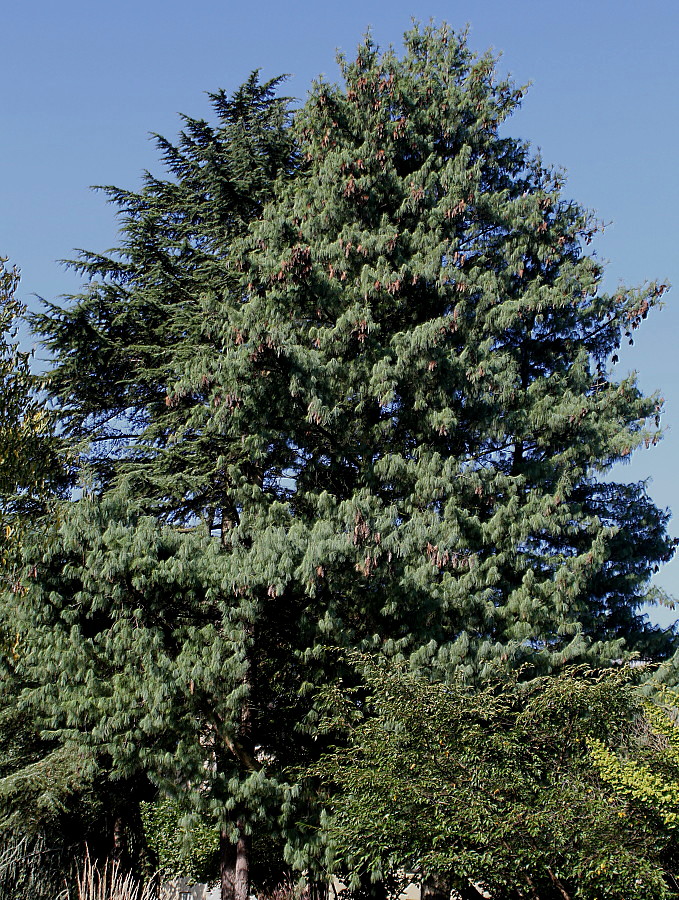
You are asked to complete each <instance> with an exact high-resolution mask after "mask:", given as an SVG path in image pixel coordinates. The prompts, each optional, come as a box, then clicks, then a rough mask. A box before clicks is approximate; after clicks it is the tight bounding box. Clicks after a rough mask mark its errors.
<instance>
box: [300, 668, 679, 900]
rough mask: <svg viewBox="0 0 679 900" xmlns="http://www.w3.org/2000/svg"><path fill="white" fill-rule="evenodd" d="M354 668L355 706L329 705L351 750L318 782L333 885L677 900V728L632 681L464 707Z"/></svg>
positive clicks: (406, 682)
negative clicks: (373, 882) (418, 885)
mask: <svg viewBox="0 0 679 900" xmlns="http://www.w3.org/2000/svg"><path fill="white" fill-rule="evenodd" d="M355 663H356V665H358V667H359V668H360V669H361V672H362V676H363V681H364V683H366V684H367V686H368V691H367V693H366V692H365V691H362V693H361V703H360V704H357V703H356V695H355V693H354V692H352V691H351V690H346V689H344V690H342V689H338V688H337V687H336V688H335V689H334V690H333V691H331V692H328V693H327V694H326V695H325V701H326V703H327V705H328V717H327V724H328V727H329V728H330V730H331V731H332V732H333V733H335V734H336V733H337V732H338V728H339V729H340V731H342V730H344V731H345V732H348V734H349V740H348V746H346V745H344V744H341V745H339V746H338V747H337V748H336V749H335V750H334V751H333V752H332V753H331V754H328V755H327V756H326V757H324V758H323V759H322V760H321V761H320V762H319V763H318V764H317V765H316V766H315V767H314V770H313V776H314V778H315V779H316V783H317V785H318V788H317V789H318V790H319V792H320V793H321V796H323V799H324V802H325V806H326V811H327V812H326V819H325V829H324V831H325V836H326V841H327V843H326V848H327V850H326V863H327V866H328V870H329V872H333V873H335V874H337V875H338V876H339V877H340V879H341V880H343V881H347V882H349V883H350V884H352V883H353V884H355V885H357V886H358V885H360V883H361V876H363V877H364V881H365V880H366V879H365V876H366V875H367V876H369V877H371V878H373V879H377V880H386V881H387V882H388V883H389V884H390V886H391V889H392V890H391V895H392V896H397V895H398V894H399V893H400V891H402V890H403V889H404V887H405V886H406V885H407V883H408V881H409V880H410V879H413V878H416V879H418V880H419V881H424V882H425V883H428V884H429V885H430V886H432V887H435V888H437V891H438V895H440V896H441V897H449V896H450V891H451V889H453V890H455V891H456V892H457V895H458V896H459V897H461V898H462V900H480V898H481V897H489V896H490V897H491V898H502V900H514V898H517V900H518V898H521V897H533V898H535V900H567V898H572V897H578V898H583V900H584V898H590V900H595V898H597V900H603V898H623V897H624V898H625V900H633V898H639V900H642V898H646V897H658V898H660V897H676V896H677V876H678V874H679V873H678V872H677V867H676V859H677V856H676V853H677V844H676V841H677V832H676V827H677V812H678V811H679V805H678V804H677V791H676V784H677V783H676V776H677V755H676V743H677V726H676V722H673V721H671V719H669V717H668V716H667V714H666V713H665V712H663V710H662V708H661V707H659V706H658V705H656V704H654V703H651V702H647V703H646V705H645V707H644V705H643V704H642V702H641V698H640V696H639V693H638V692H637V691H636V690H635V687H634V685H633V684H632V674H631V672H630V671H629V670H627V671H625V670H622V671H620V670H617V671H616V670H608V671H607V672H606V673H605V674H602V673H601V672H599V673H594V672H592V671H587V670H586V669H584V668H580V669H579V670H571V671H568V670H566V672H564V673H560V674H558V675H553V676H546V677H545V676H543V677H541V678H537V679H533V680H532V681H530V682H529V683H521V681H520V680H518V679H517V678H515V677H514V678H512V677H507V676H504V677H499V678H498V679H496V680H494V681H492V682H491V683H489V684H487V685H486V686H485V687H484V688H483V689H481V690H477V691H470V690H469V687H468V686H466V685H465V684H464V683H463V682H461V681H458V682H455V683H452V684H447V685H440V684H438V685H436V684H431V682H428V681H426V680H424V679H422V678H418V677H416V676H413V675H412V674H410V673H407V672H404V671H402V670H399V669H398V668H395V667H394V666H393V665H392V666H385V665H384V664H381V665H380V664H375V663H374V662H373V661H371V660H370V659H366V658H361V657H360V656H358V657H356V658H355ZM675 699H676V698H675ZM675 712H676V708H675ZM666 734H668V735H669V738H670V740H665V739H664V738H665V735H666ZM602 772H603V774H604V777H603V778H602V777H601V774H602ZM305 774H306V775H307V777H308V776H309V773H308V772H307V773H305ZM661 795H662V796H661Z"/></svg>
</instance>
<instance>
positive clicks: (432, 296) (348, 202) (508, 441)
mask: <svg viewBox="0 0 679 900" xmlns="http://www.w3.org/2000/svg"><path fill="white" fill-rule="evenodd" d="M341 65H342V77H343V80H344V83H343V84H342V85H330V84H327V83H325V82H319V83H317V84H315V85H314V86H313V88H312V90H311V93H310V96H309V98H308V100H307V101H306V103H305V104H304V105H303V107H302V108H301V109H300V110H299V111H298V112H297V113H296V114H295V116H294V120H292V119H291V116H290V115H289V112H288V108H287V102H286V101H285V99H281V98H278V97H276V96H275V91H276V88H277V86H278V82H277V81H273V82H269V83H266V84H260V82H259V80H258V78H257V76H256V75H253V76H251V78H250V79H249V80H248V81H247V82H246V84H245V85H243V87H242V88H241V89H239V90H238V91H237V92H236V93H235V94H234V96H233V97H231V98H228V97H226V96H225V95H224V94H223V93H217V94H215V95H213V96H212V102H213V107H214V111H215V115H216V120H217V121H216V124H214V125H212V124H209V123H207V122H205V121H202V120H196V119H191V118H185V120H184V123H185V127H184V130H183V131H182V133H181V135H180V137H179V140H178V143H177V145H176V146H175V145H172V144H170V143H169V142H167V141H165V140H164V139H162V138H159V139H158V146H159V148H160V151H161V153H162V156H163V160H164V162H165V163H166V165H167V167H168V170H169V178H167V179H166V180H162V179H158V178H155V177H153V176H151V175H147V176H146V179H145V182H144V185H143V187H142V189H141V190H140V191H139V192H138V193H133V192H129V191H124V190H119V189H116V188H107V189H106V190H107V192H108V195H109V198H110V199H111V200H112V201H113V202H114V204H115V205H116V206H117V208H118V212H119V214H120V218H121V246H120V248H119V249H118V250H117V251H115V252H113V253H111V254H110V255H108V256H103V255H99V254H89V253H88V254H84V255H83V256H82V258H81V260H80V262H79V263H77V265H78V267H79V268H80V270H81V271H82V272H83V273H84V274H85V275H86V276H87V277H88V279H89V283H88V284H87V285H86V286H85V288H84V289H83V293H82V294H81V295H79V296H77V297H73V298H71V301H70V303H69V304H68V305H67V306H66V307H65V308H61V307H58V306H56V305H54V304H50V305H48V307H47V309H46V310H45V311H44V312H43V313H41V314H40V315H38V316H35V317H33V323H34V325H35V327H36V329H37V330H38V332H39V333H40V335H41V336H42V338H43V340H44V342H45V344H46V346H47V347H48V348H49V349H50V351H51V352H52V353H53V355H54V360H55V363H54V367H53V370H52V371H51V373H50V376H49V392H50V396H51V398H52V400H53V401H54V402H55V404H56V405H57V406H58V408H59V411H60V415H61V422H62V427H63V428H64V430H65V434H66V435H67V437H68V440H69V442H70V444H69V446H70V447H71V450H72V452H74V453H75V452H77V453H78V454H79V460H80V475H81V481H82V485H83V487H84V494H83V497H82V499H81V500H79V501H78V502H72V503H70V504H65V505H64V507H63V508H62V509H60V510H59V512H58V514H57V515H55V516H54V517H53V519H52V520H51V521H50V523H49V525H48V527H46V529H45V531H44V533H42V534H40V535H37V536H35V538H34V539H32V540H31V541H27V542H26V546H25V547H24V549H23V563H24V568H23V574H22V578H21V580H20V584H17V585H16V586H15V593H14V595H13V596H12V597H11V598H10V599H8V601H7V602H8V605H9V606H10V607H11V608H13V609H14V608H16V611H17V614H16V621H17V627H18V629H19V631H20V634H21V636H22V639H23V644H22V648H23V653H24V655H23V657H22V662H21V665H22V670H23V672H24V677H25V678H26V682H27V685H28V686H27V689H26V692H25V700H26V702H27V703H30V704H31V708H32V710H33V711H34V714H35V715H37V716H39V717H41V719H42V720H43V721H46V722H48V723H49V726H50V728H51V729H52V733H53V734H54V735H56V736H58V737H59V739H60V740H62V741H65V740H67V741H71V742H73V743H76V744H79V745H82V746H85V747H88V748H90V749H91V750H92V751H93V752H96V753H99V754H104V755H105V757H106V759H107V760H108V761H110V771H111V772H112V773H113V774H114V775H116V776H117V777H125V778H136V777H142V775H141V774H140V773H145V774H147V775H148V777H149V778H151V779H152V780H153V782H154V784H156V785H157V786H158V787H159V788H160V789H161V791H162V792H163V793H164V794H166V795H167V796H169V797H177V795H179V794H181V795H182V797H181V799H182V808H183V811H184V812H185V814H186V815H187V816H189V817H193V821H195V820H196V819H198V818H200V819H202V820H203V821H205V822H207V823H208V824H210V825H214V826H215V827H216V828H219V829H221V830H222V832H223V835H224V836H225V837H228V838H229V839H231V840H232V841H233V840H235V839H236V837H238V836H240V837H241V838H242V839H243V841H244V842H247V840H249V839H250V838H251V837H252V835H253V834H260V833H264V834H267V835H269V836H270V837H271V839H272V841H273V843H274V844H275V845H276V846H279V843H280V842H284V843H285V844H286V851H285V852H286V857H287V860H288V862H289V863H291V864H292V865H294V866H295V867H296V868H297V869H300V870H303V869H307V870H309V871H310V872H311V873H312V874H313V872H314V870H315V868H316V867H317V865H318V864H319V859H320V857H319V855H318V854H319V853H320V852H321V849H322V847H321V844H320V839H319V831H318V828H317V826H318V824H319V823H318V821H316V822H315V824H311V823H309V822H307V825H308V827H307V828H300V827H298V825H297V823H298V821H299V819H300V813H299V810H300V809H304V808H305V806H309V805H310V806H312V807H313V806H314V798H313V796H311V795H307V794H305V793H304V792H303V791H300V790H298V789H297V788H296V787H295V786H291V784H290V777H289V772H290V770H291V768H295V767H300V766H304V765H305V764H307V763H310V762H311V763H313V761H314V760H315V759H317V757H318V755H319V753H320V752H322V750H323V747H324V744H323V741H322V740H321V741H319V740H316V738H317V737H318V734H317V724H318V720H319V716H320V714H321V711H320V710H319V708H318V705H317V699H316V693H315V691H314V689H313V688H314V686H321V685H326V686H331V685H332V684H334V683H335V682H336V681H337V679H338V677H339V676H340V675H341V667H340V668H339V669H338V665H337V660H336V657H334V656H332V655H328V654H327V653H326V652H325V647H326V645H328V644H337V645H340V646H343V647H345V648H358V649H361V650H370V651H372V652H376V653H378V654H381V655H383V656H384V657H388V658H394V659H396V660H397V661H402V662H405V663H407V665H408V666H410V667H411V668H412V669H414V670H420V671H422V672H426V673H428V675H429V676H431V677H432V678H434V679H437V680H441V681H444V682H450V683H451V684H452V685H455V684H457V679H458V678H459V677H463V678H464V679H466V681H467V682H468V683H470V684H471V683H479V682H480V681H482V680H483V679H485V678H488V677H489V676H491V675H493V673H495V672H497V671H498V670H500V669H502V668H507V667H514V668H520V667H521V666H526V665H527V666H528V667H529V671H530V672H531V673H533V674H534V673H545V672H551V671H554V670H558V669H559V668H561V667H562V666H564V665H565V664H566V663H568V662H569V661H571V662H572V661H574V660H580V661H582V660H588V661H590V662H591V663H593V664H596V665H599V664H608V663H609V662H610V661H611V660H613V659H620V658H626V657H627V656H628V655H629V654H631V653H638V654H641V655H643V656H645V657H654V658H662V657H666V656H671V654H672V653H673V652H674V650H675V646H676V638H675V636H674V635H673V634H672V633H666V632H662V631H661V630H660V629H656V628H653V627H652V626H650V625H649V623H648V622H647V620H646V619H645V617H644V616H643V615H642V612H641V610H642V606H643V604H644V602H645V600H646V598H647V596H648V594H647V589H648V584H649V580H650V577H651V574H652V571H653V569H654V567H655V566H657V565H658V564H659V563H661V562H664V561H666V560H667V559H669V558H670V557H671V556H672V553H673V551H674V544H673V542H672V541H671V540H670V539H669V537H668V535H667V532H666V522H667V513H665V512H663V511H661V510H659V509H658V508H657V507H656V506H655V505H654V504H653V503H652V502H651V500H650V499H649V498H648V496H647V495H646V492H645V489H644V486H643V484H635V485H624V484H617V483H612V482H610V481H609V480H607V478H606V477H605V476H606V474H607V473H608V471H609V470H610V468H611V466H612V465H613V464H615V463H616V462H619V461H620V460H623V459H626V458H627V457H628V456H629V454H630V453H631V452H632V451H633V450H634V449H636V448H637V447H640V446H642V445H644V444H651V443H654V442H655V441H656V440H657V439H658V437H659V434H660V432H659V424H658V417H659V415H660V413H661V411H662V401H661V399H660V398H659V397H657V396H655V395H653V396H651V397H644V396H643V395H642V393H641V392H640V390H639V388H638V386H637V384H636V381H635V379H634V377H633V376H629V377H626V378H622V379H617V378H615V377H614V375H613V366H614V363H615V360H616V356H615V354H616V351H617V349H618V347H619V345H620V343H621V341H623V340H624V339H625V337H626V336H628V335H629V334H631V330H632V329H634V328H636V327H637V326H638V325H639V324H640V323H641V321H642V320H643V319H644V318H645V317H646V315H647V313H648V311H649V310H650V308H651V307H653V306H656V305H657V304H658V302H659V300H660V298H661V296H662V294H663V292H664V289H665V286H664V285H656V284H651V285H648V286H646V287H644V288H641V289H638V290H632V289H624V288H620V289H619V290H618V291H616V293H615V294H613V295H607V294H605V293H603V292H602V291H601V290H600V288H601V279H602V276H603V273H602V268H601V265H600V264H599V262H598V261H597V260H596V259H595V258H594V257H593V256H589V255H587V254H586V253H585V252H584V248H585V245H586V244H587V243H588V242H589V240H590V239H591V237H592V234H593V233H594V231H595V230H596V228H597V225H596V223H595V222H594V221H593V220H592V218H591V216H590V215H589V214H588V213H586V212H585V211H584V210H583V209H581V208H580V207H579V206H578V205H577V204H575V203H573V202H572V201H570V200H568V199H566V198H565V197H564V196H563V195H562V186H563V185H562V179H561V176H560V175H559V174H558V173H555V172H553V171H551V170H549V169H547V168H546V167H545V166H544V165H543V164H542V162H541V161H540V160H539V158H537V157H535V156H534V155H533V154H532V153H531V151H530V148H529V147H528V146H527V145H526V144H524V143H522V142H521V141H518V140H515V139H512V138H509V137H505V136H504V134H505V123H506V120H507V118H508V117H509V116H510V115H511V113H512V112H513V110H514V109H516V107H517V105H518V104H519V102H520V99H521V95H522V91H521V90H520V89H517V88H516V87H514V86H513V85H512V84H510V83H509V82H507V81H505V80H501V79H498V77H497V75H496V72H495V67H494V61H493V59H492V58H491V57H490V56H485V57H482V58H476V57H475V56H474V55H473V54H472V53H471V52H470V50H469V49H468V47H467V45H466V43H465V39H464V37H463V36H460V35H457V34H455V33H454V32H452V31H451V30H450V29H448V28H446V27H443V28H440V29H436V28H433V27H427V28H423V29H420V28H414V29H412V30H411V31H410V32H408V33H407V34H406V36H405V49H404V52H403V54H402V55H401V56H398V55H397V54H396V53H395V52H393V51H388V52H386V53H380V52H379V51H378V49H377V48H376V47H375V45H374V44H373V43H372V41H371V40H370V39H366V40H365V41H364V43H363V44H362V45H361V46H360V47H359V49H358V55H357V57H356V59H355V60H354V61H351V62H348V61H346V60H343V61H342V63H341ZM19 598H20V601H19ZM346 674H347V677H350V678H354V679H355V678H356V677H357V676H356V673H355V672H347V673H346ZM451 690H452V688H451ZM460 690H461V688H460ZM516 752H517V753H518V750H517V751H516ZM513 765H515V766H516V767H517V768H518V762H517V761H515V763H513ZM572 800H573V803H574V804H575V805H576V806H577V798H576V797H575V796H573V798H572ZM312 818H313V816H312ZM535 821H537V819H536V820H535ZM531 827H533V826H531ZM535 827H537V826H535ZM569 827H570V826H569ZM564 828H565V829H566V826H564ZM565 833H566V832H564V834H565ZM564 840H565V839H564ZM630 852H632V851H630ZM649 871H650V870H649ZM650 877H651V876H650V875H649V878H650Z"/></svg>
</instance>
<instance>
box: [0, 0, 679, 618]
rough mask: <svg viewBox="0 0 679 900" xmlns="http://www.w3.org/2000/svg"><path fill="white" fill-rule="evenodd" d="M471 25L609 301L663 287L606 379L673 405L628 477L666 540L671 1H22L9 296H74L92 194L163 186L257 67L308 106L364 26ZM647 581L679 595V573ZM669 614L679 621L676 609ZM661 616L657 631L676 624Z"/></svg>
mask: <svg viewBox="0 0 679 900" xmlns="http://www.w3.org/2000/svg"><path fill="white" fill-rule="evenodd" d="M413 16H414V17H416V18H418V19H420V20H421V21H428V20H429V19H430V18H433V19H434V20H435V21H437V22H440V21H442V20H445V21H447V22H449V23H450V24H451V25H453V26H454V27H456V28H457V27H460V28H461V27H463V26H464V25H465V24H466V23H468V24H469V26H470V42H471V45H472V47H473V48H474V49H476V50H478V51H479V52H482V51H484V50H486V49H487V48H489V47H492V48H494V49H495V50H497V51H502V52H503V56H502V59H501V62H500V69H501V71H502V72H504V73H506V72H509V73H511V74H512V75H513V76H514V78H515V80H516V81H517V82H519V83H525V82H528V81H530V82H532V85H533V86H532V87H531V89H530V91H529V93H528V96H527V98H526V100H525V101H524V106H523V108H522V110H521V111H520V112H519V113H518V114H517V115H516V116H515V117H514V118H513V120H512V122H511V123H510V127H509V130H510V132H511V133H512V134H514V135H516V136H519V137H522V138H526V139H529V140H530V141H531V142H532V143H533V144H534V145H535V146H538V147H541V148H542V152H543V156H544V158H545V159H546V161H548V162H551V163H554V164H558V165H560V166H563V167H564V168H565V169H566V170H567V172H568V183H567V188H566V191H567V193H568V194H569V195H570V196H572V197H574V198H575V199H577V200H578V201H579V202H580V203H581V204H582V205H584V206H586V207H588V208H590V209H594V210H595V211H596V212H597V213H598V215H599V217H600V218H601V219H602V220H603V221H605V222H607V223H610V226H609V227H608V229H607V231H606V233H605V234H604V235H603V237H601V238H600V239H599V240H598V242H597V244H596V249H597V252H598V254H599V255H600V256H601V257H603V258H604V259H608V260H609V261H610V263H609V267H608V279H607V280H608V286H609V287H615V286H616V285H617V283H618V282H620V281H622V282H625V283H627V284H638V283H641V282H643V281H645V280H650V279H654V278H660V279H669V280H670V281H671V282H673V283H674V285H675V289H674V291H673V292H671V293H670V294H669V295H668V301H667V307H666V308H665V309H664V310H663V311H661V312H659V313H657V314H655V315H653V316H652V317H651V318H650V319H649V320H648V321H647V322H646V323H645V327H644V328H643V329H642V330H641V331H640V332H639V333H638V338H637V339H636V345H635V347H634V348H633V350H631V351H630V352H626V353H625V354H624V355H623V357H622V361H621V363H620V364H619V367H618V369H619V372H620V375H621V376H622V375H623V374H624V373H625V371H626V370H628V369H631V368H633V369H636V370H638V371H639V374H640V381H641V384H642V387H643V388H644V390H646V391H652V390H654V389H656V388H660V389H661V390H662V392H663V395H664V396H665V397H666V400H667V407H666V415H665V417H664V424H665V426H666V427H667V429H668V430H667V433H666V436H665V439H664V441H663V442H662V443H661V445H660V446H658V447H656V448H654V449H652V450H649V451H644V452H640V453H638V454H637V455H636V457H635V458H634V460H633V462H632V463H631V464H630V465H629V466H628V467H625V468H624V469H623V470H622V473H621V474H622V476H623V477H624V478H625V479H627V480H632V479H641V478H651V479H652V482H651V494H652V496H653V497H654V499H655V501H656V502H657V503H658V504H659V505H660V506H663V507H664V506H669V507H670V508H674V509H675V510H676V512H677V521H676V522H674V526H673V531H674V533H675V534H679V478H678V477H677V475H676V465H677V461H678V460H679V346H675V341H676V339H677V338H678V337H679V257H678V254H677V241H678V239H679V228H678V225H677V222H678V207H679V165H678V164H677V156H678V153H677V145H678V143H679V141H678V138H679V115H677V93H678V91H679V53H678V52H677V45H678V44H679V4H677V3H676V0H646V2H645V3H643V4H642V3H641V2H639V0H588V2H582V0H570V2H568V3H563V2H560V0H483V2H471V0H457V2H455V0H450V2H442V0H429V2H424V0H391V2H383V3H377V2H374V0H361V2H358V0H344V2H339V3H327V4H324V3H322V2H319V3H314V2H310V0H298V2H294V0H288V2H274V0H259V2H256V3H255V2H252V3H248V2H244V0H239V2H234V0H221V2H217V0H202V2H197V3H195V4H189V3H186V2H182V3H179V2H177V0H118V2H117V3H98V2H96V0H88V2H84V0H60V2H54V0H23V2H21V3H19V2H14V3H11V4H10V3H7V4H5V5H4V9H3V14H2V45H3V46H2V54H1V55H0V77H1V83H2V84H3V85H4V90H3V108H2V141H1V142H0V171H1V177H0V254H2V255H5V256H10V257H11V259H12V261H13V262H15V263H16V264H18V265H19V266H20V267H21V269H22V273H23V280H22V285H21V297H22V299H24V300H25V301H27V302H28V303H29V304H33V303H35V300H34V299H33V295H35V294H38V295H41V296H44V297H46V298H50V299H54V298H55V297H57V296H58V295H60V294H63V293H68V292H69V291H74V290H76V289H77V287H78V282H77V280H76V279H75V277H74V276H73V275H72V274H70V273H68V272H66V271H64V269H63V267H61V266H60V265H59V264H58V262H57V260H59V259H61V258H64V257H68V256H70V255H71V254H72V250H73V248H74V247H85V248H87V249H91V250H102V249H105V248H108V247H110V246H112V245H114V244H115V241H116V223H115V219H114V216H113V210H112V208H111V207H109V206H107V204H106V203H105V202H104V199H103V197H102V196H101V195H98V194H96V193H93V192H91V191H90V190H89V188H88V186H89V185H91V184H116V185H118V186H121V187H132V188H133V187H136V186H138V184H139V178H140V174H141V171H142V170H143V169H145V168H148V169H152V170H153V169H155V170H156V171H159V166H158V164H157V162H156V153H155V150H154V148H153V145H152V143H151V141H150V140H149V137H148V135H149V132H160V133H161V134H164V135H165V136H167V137H170V138H171V137H173V136H174V135H175V134H176V132H177V130H178V127H179V120H178V118H177V113H178V112H185V113H188V114H190V115H194V116H199V115H207V114H208V113H209V104H208V102H207V99H206V97H205V91H210V90H215V89H216V88H218V87H224V88H226V89H227V90H229V89H232V88H234V87H236V86H237V85H238V84H240V83H241V82H242V81H243V80H244V79H245V78H246V77H247V75H248V74H249V72H250V71H251V70H252V69H254V68H261V69H262V71H263V75H264V76H265V77H270V76H275V75H279V74H281V73H284V72H286V73H290V74H291V76H292V77H291V79H290V81H289V83H288V92H289V93H290V94H292V95H294V96H296V97H299V98H303V97H304V95H305V93H306V91H307V88H308V86H309V84H310V82H311V80H312V79H313V78H314V77H315V76H317V75H318V74H319V73H321V72H322V73H324V74H325V75H326V76H327V77H328V78H330V79H335V78H336V77H337V74H338V73H337V66H336V63H335V51H336V49H338V48H339V49H341V50H344V51H346V52H348V53H351V52H352V50H353V49H354V48H355V46H356V44H357V43H358V41H359V39H360V38H361V35H362V34H363V33H364V32H365V30H366V29H367V28H368V27H369V26H370V27H371V28H372V31H373V35H374V38H375V39H376V40H377V42H378V43H380V44H381V45H383V46H385V45H387V44H390V43H393V44H395V45H398V44H399V43H400V39H401V35H402V33H403V31H404V30H405V29H406V28H407V27H408V26H409V23H410V20H411V18H412V17H413ZM658 583H659V584H661V585H663V586H664V587H666V588H667V589H668V590H670V591H671V592H672V593H674V594H675V596H677V597H679V561H675V562H674V563H672V564H670V565H669V566H667V567H665V569H664V571H663V572H662V573H661V575H660V576H659V577H658ZM676 615H677V616H679V611H678V612H677V614H676ZM674 617H675V616H674V615H673V614H672V615H670V616H669V617H668V615H667V614H666V613H661V614H660V616H659V617H658V618H659V619H661V620H662V621H663V622H666V621H668V620H670V619H673V618H674Z"/></svg>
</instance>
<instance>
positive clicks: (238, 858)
mask: <svg viewBox="0 0 679 900" xmlns="http://www.w3.org/2000/svg"><path fill="white" fill-rule="evenodd" d="M238 832H239V834H238V839H237V841H236V842H235V843H234V842H233V841H232V840H231V838H230V836H229V833H228V831H225V830H223V831H222V833H221V834H220V836H219V869H220V876H221V885H222V893H221V900H248V896H249V894H250V837H249V836H248V835H246V834H245V832H244V830H243V826H242V823H240V822H239V823H238Z"/></svg>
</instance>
